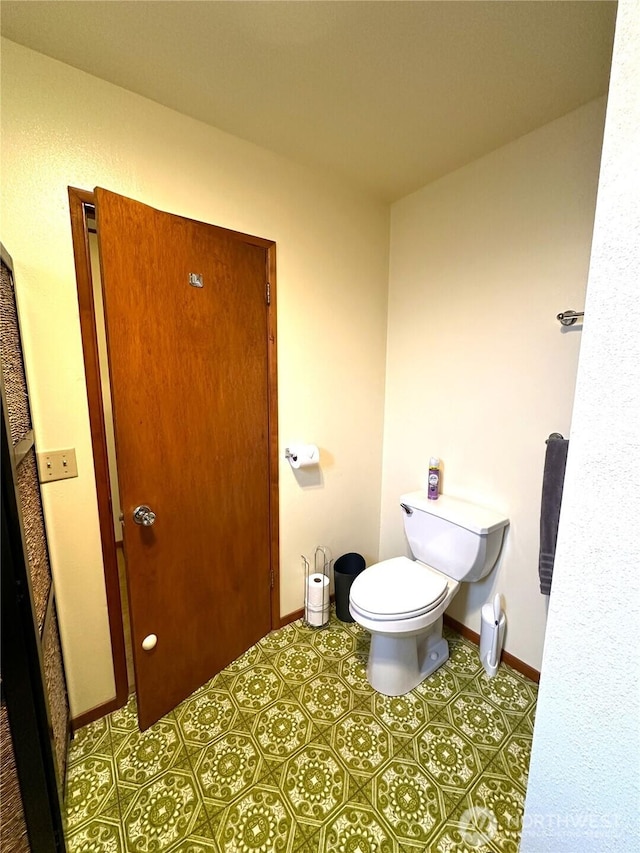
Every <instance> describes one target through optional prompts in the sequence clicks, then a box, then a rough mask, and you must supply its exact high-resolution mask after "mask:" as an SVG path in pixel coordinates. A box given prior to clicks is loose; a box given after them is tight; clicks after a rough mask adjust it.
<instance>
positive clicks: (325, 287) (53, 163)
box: [2, 40, 388, 715]
mask: <svg viewBox="0 0 640 853" xmlns="http://www.w3.org/2000/svg"><path fill="white" fill-rule="evenodd" d="M2 184H3V187H2V240H3V242H4V243H5V245H6V247H7V249H8V250H9V252H10V253H11V254H12V256H13V258H14V261H15V266H16V279H17V285H18V293H19V303H20V312H21V317H22V320H23V324H24V339H25V348H26V353H27V367H28V371H29V380H30V387H31V390H32V396H33V410H34V418H35V426H36V431H37V440H38V443H39V445H40V448H41V449H53V448H60V447H75V448H76V451H77V460H78V469H79V477H78V479H77V480H68V481H65V482H62V483H52V484H48V485H46V486H45V487H44V489H43V492H44V502H45V511H46V518H47V528H48V532H49V538H50V548H51V556H52V564H53V571H54V575H55V580H56V585H57V589H58V601H59V607H60V616H61V630H62V640H63V645H64V653H65V658H66V663H67V672H68V679H69V691H70V698H71V707H72V713H73V714H74V715H78V714H80V713H82V712H83V711H86V710H87V709H89V708H91V707H93V706H95V705H98V704H100V703H102V702H105V701H107V700H108V699H109V698H110V697H111V696H112V695H113V693H114V687H113V676H112V668H111V663H110V648H109V638H108V627H107V617H106V601H105V592H104V582H103V575H102V565H101V553H100V543H99V535H98V521H97V510H96V500H95V490H94V484H93V469H92V460H91V447H90V441H89V427H88V416H87V405H86V397H85V387H84V375H83V362H82V352H81V343H80V331H79V321H78V309H77V303H76V290H75V276H74V269H73V255H72V249H71V236H70V226H69V213H68V204H67V185H73V186H76V187H82V188H87V189H91V188H93V187H94V186H97V185H99V186H103V187H106V188H108V189H110V190H113V191H115V192H119V193H122V194H124V195H127V196H130V197H132V198H136V199H138V200H140V201H143V202H145V203H146V204H150V205H152V206H155V207H157V208H160V209H162V210H168V211H171V212H173V213H177V214H181V215H184V216H188V217H191V218H194V219H199V220H203V221H205V222H211V223H214V224H217V225H222V226H224V227H227V228H233V229H237V230H240V231H245V232H249V233H251V234H256V235H259V236H262V237H267V238H270V239H273V240H275V241H276V243H277V262H278V323H279V383H280V387H279V401H280V442H281V450H283V449H284V447H285V446H286V444H288V443H289V442H290V441H293V440H303V441H308V442H314V443H316V444H318V445H319V446H320V448H321V454H322V457H321V458H322V464H321V477H319V478H315V479H314V478H300V481H299V480H298V479H296V477H295V476H294V474H293V472H292V470H291V469H290V468H289V465H288V463H286V462H284V461H283V462H282V465H281V471H280V497H281V503H280V529H281V583H282V594H281V611H282V613H283V614H285V613H288V612H290V611H293V610H295V609H297V608H299V607H301V606H302V575H301V570H300V556H299V555H300V554H301V553H306V554H308V555H311V554H312V552H313V549H314V548H315V546H316V545H318V544H324V545H328V546H329V547H330V548H331V550H332V551H333V553H334V555H339V554H341V553H343V552H344V551H348V550H355V551H359V552H361V553H363V554H364V555H365V556H366V558H367V559H368V560H372V559H375V558H376V557H377V549H378V522H379V500H380V477H381V469H380V465H381V446H382V417H383V392H384V358H385V329H386V299H387V295H386V294H387V272H388V260H387V258H388V208H387V207H386V206H383V205H381V204H379V203H378V202H374V201H372V200H370V199H369V198H367V197H365V196H363V195H361V194H358V193H356V192H351V191H350V190H349V189H348V188H346V187H345V186H344V184H343V183H341V182H339V181H337V180H335V179H334V178H333V177H331V176H328V175H326V174H319V173H314V172H311V171H309V170H306V169H303V168H301V167H298V166H296V165H295V164H293V163H291V162H289V161H286V160H283V159H282V158H279V157H277V156H275V155H273V154H271V153H269V152H267V151H265V150H263V149H260V148H258V147H256V146H253V145H251V144H249V143H245V142H242V141H240V140H238V139H236V138H234V137H231V136H229V135H227V134H224V133H221V132H219V131H216V130H215V129H213V128H211V127H207V126H205V125H203V124H200V123H198V122H196V121H193V120H191V119H188V118H186V117H184V116H182V115H180V114H178V113H175V112H173V111H171V110H168V109H166V108H163V107H160V106H158V105H156V104H154V103H152V102H151V101H148V100H145V99H143V98H140V97H138V96H136V95H133V94H130V93H128V92H126V91H124V90H122V89H119V88H117V87H115V86H112V85H110V84H108V83H104V82H102V81H100V80H98V79H96V78H94V77H90V76H88V75H86V74H84V73H82V72H79V71H76V70H74V69H72V68H70V67H68V66H65V65H63V64H61V63H58V62H55V61H53V60H50V59H48V58H46V57H44V56H42V55H40V54H37V53H34V52H32V51H29V50H26V49H25V48H22V47H19V46H17V45H15V44H13V43H11V42H7V41H6V40H3V43H2Z"/></svg>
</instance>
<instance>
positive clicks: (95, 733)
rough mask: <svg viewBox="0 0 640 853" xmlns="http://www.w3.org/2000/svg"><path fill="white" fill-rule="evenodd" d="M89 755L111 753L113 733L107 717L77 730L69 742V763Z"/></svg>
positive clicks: (74, 762)
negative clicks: (110, 730) (111, 733)
mask: <svg viewBox="0 0 640 853" xmlns="http://www.w3.org/2000/svg"><path fill="white" fill-rule="evenodd" d="M89 755H111V735H110V732H109V725H108V722H107V718H106V717H103V718H102V719H100V720H96V721H95V722H93V723H90V724H89V725H88V726H84V727H83V728H81V729H80V730H79V731H77V732H76V733H75V734H74V736H73V739H72V740H71V742H70V744H69V755H68V762H67V763H68V765H69V766H71V765H72V764H76V763H77V762H78V761H82V760H83V759H84V758H87V757H88V756H89Z"/></svg>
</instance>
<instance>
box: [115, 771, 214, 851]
mask: <svg viewBox="0 0 640 853" xmlns="http://www.w3.org/2000/svg"><path fill="white" fill-rule="evenodd" d="M119 791H120V792H122V793H124V792H125V791H127V786H124V785H122V786H120V787H119ZM128 793H129V794H131V796H128V797H123V799H121V808H122V822H123V827H124V834H125V841H126V845H127V849H128V851H129V853H156V851H165V850H167V851H168V850H172V849H173V848H174V847H175V846H177V845H178V844H179V843H181V842H184V841H186V839H187V838H188V837H189V836H190V834H191V833H192V832H194V831H195V830H196V829H197V828H198V827H201V826H203V825H204V824H206V823H207V814H206V811H205V808H204V802H203V799H202V795H201V793H200V791H199V788H198V786H197V784H196V782H195V779H194V777H193V774H192V772H191V768H190V766H189V765H188V764H187V765H185V766H182V767H174V768H172V769H170V770H167V771H166V772H165V773H162V774H161V775H160V776H157V777H156V778H154V780H153V781H152V782H151V783H150V784H148V785H145V786H142V787H139V788H133V789H129V790H128Z"/></svg>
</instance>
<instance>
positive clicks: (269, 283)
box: [267, 281, 273, 586]
mask: <svg viewBox="0 0 640 853" xmlns="http://www.w3.org/2000/svg"><path fill="white" fill-rule="evenodd" d="M267 305H271V282H270V281H268V282H267ZM272 586H273V584H272Z"/></svg>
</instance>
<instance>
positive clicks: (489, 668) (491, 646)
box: [480, 595, 507, 678]
mask: <svg viewBox="0 0 640 853" xmlns="http://www.w3.org/2000/svg"><path fill="white" fill-rule="evenodd" d="M506 624H507V617H506V616H505V615H504V612H503V610H502V606H501V602H500V595H496V597H495V598H494V599H493V601H492V602H487V604H483V605H482V615H481V624H480V661H481V662H482V666H483V667H484V668H485V670H486V673H487V675H488V676H489V678H493V676H494V675H495V674H496V672H497V670H498V664H499V663H500V654H501V652H502V643H503V642H504V629H505V626H506Z"/></svg>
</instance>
